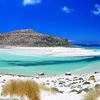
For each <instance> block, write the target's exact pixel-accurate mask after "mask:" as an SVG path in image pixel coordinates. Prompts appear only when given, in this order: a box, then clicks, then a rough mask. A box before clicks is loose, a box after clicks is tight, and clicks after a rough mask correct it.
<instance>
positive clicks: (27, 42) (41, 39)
mask: <svg viewBox="0 0 100 100" xmlns="http://www.w3.org/2000/svg"><path fill="white" fill-rule="evenodd" d="M0 45H9V46H31V47H49V46H50V47H55V46H69V45H70V44H69V43H68V40H67V39H63V38H59V37H55V36H50V35H45V34H41V33H37V32H35V31H33V30H17V31H12V32H9V33H2V34H0Z"/></svg>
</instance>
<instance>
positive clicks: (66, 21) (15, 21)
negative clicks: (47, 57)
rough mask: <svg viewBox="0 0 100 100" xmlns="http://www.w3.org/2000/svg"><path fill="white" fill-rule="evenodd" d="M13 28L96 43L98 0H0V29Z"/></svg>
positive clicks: (99, 22) (99, 38) (99, 33)
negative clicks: (33, 30)
mask: <svg viewBox="0 0 100 100" xmlns="http://www.w3.org/2000/svg"><path fill="white" fill-rule="evenodd" d="M17 29H35V30H36V31H38V32H41V33H45V34H50V35H54V36H60V37H64V38H68V39H69V40H71V41H72V42H74V43H92V44H94V43H100V0H0V32H8V31H12V30H17Z"/></svg>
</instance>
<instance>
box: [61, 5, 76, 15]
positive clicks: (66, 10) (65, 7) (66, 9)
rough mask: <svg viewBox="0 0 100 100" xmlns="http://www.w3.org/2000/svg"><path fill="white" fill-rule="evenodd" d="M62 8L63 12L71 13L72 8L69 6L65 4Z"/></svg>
mask: <svg viewBox="0 0 100 100" xmlns="http://www.w3.org/2000/svg"><path fill="white" fill-rule="evenodd" d="M62 10H63V11H64V12H65V13H71V12H72V11H73V10H74V9H71V8H69V7H67V6H64V7H62Z"/></svg>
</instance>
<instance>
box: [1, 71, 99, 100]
mask: <svg viewBox="0 0 100 100" xmlns="http://www.w3.org/2000/svg"><path fill="white" fill-rule="evenodd" d="M91 76H94V77H95V81H94V80H89V77H91ZM19 79H20V80H34V81H36V82H37V83H39V84H44V85H45V86H47V87H55V88H57V89H58V90H59V93H56V94H53V93H51V92H47V91H41V94H40V97H41V100H84V99H83V98H84V96H85V95H86V94H87V92H88V90H89V89H91V88H94V87H95V86H96V84H100V73H99V72H98V73H92V74H89V75H78V74H77V75H73V74H71V75H60V76H38V75H37V76H34V77H32V76H30V77H28V76H20V75H7V74H0V92H2V86H3V85H4V84H5V83H6V82H8V81H9V80H19ZM11 98H12V97H10V96H9V95H8V96H6V97H4V96H1V97H0V99H2V100H12V99H11ZM16 98H19V99H18V100H20V97H16ZM26 100H27V99H26ZM98 100H100V98H99V99H98Z"/></svg>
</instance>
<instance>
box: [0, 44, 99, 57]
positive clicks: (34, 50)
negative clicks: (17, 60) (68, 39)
mask: <svg viewBox="0 0 100 100" xmlns="http://www.w3.org/2000/svg"><path fill="white" fill-rule="evenodd" d="M0 52H7V53H10V54H14V55H20V56H37V55H41V56H45V55H49V56H56V57H72V56H79V57H80V56H100V51H95V50H89V49H84V48H73V47H14V46H13V47H12V46H8V47H5V48H2V49H1V48H0Z"/></svg>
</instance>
